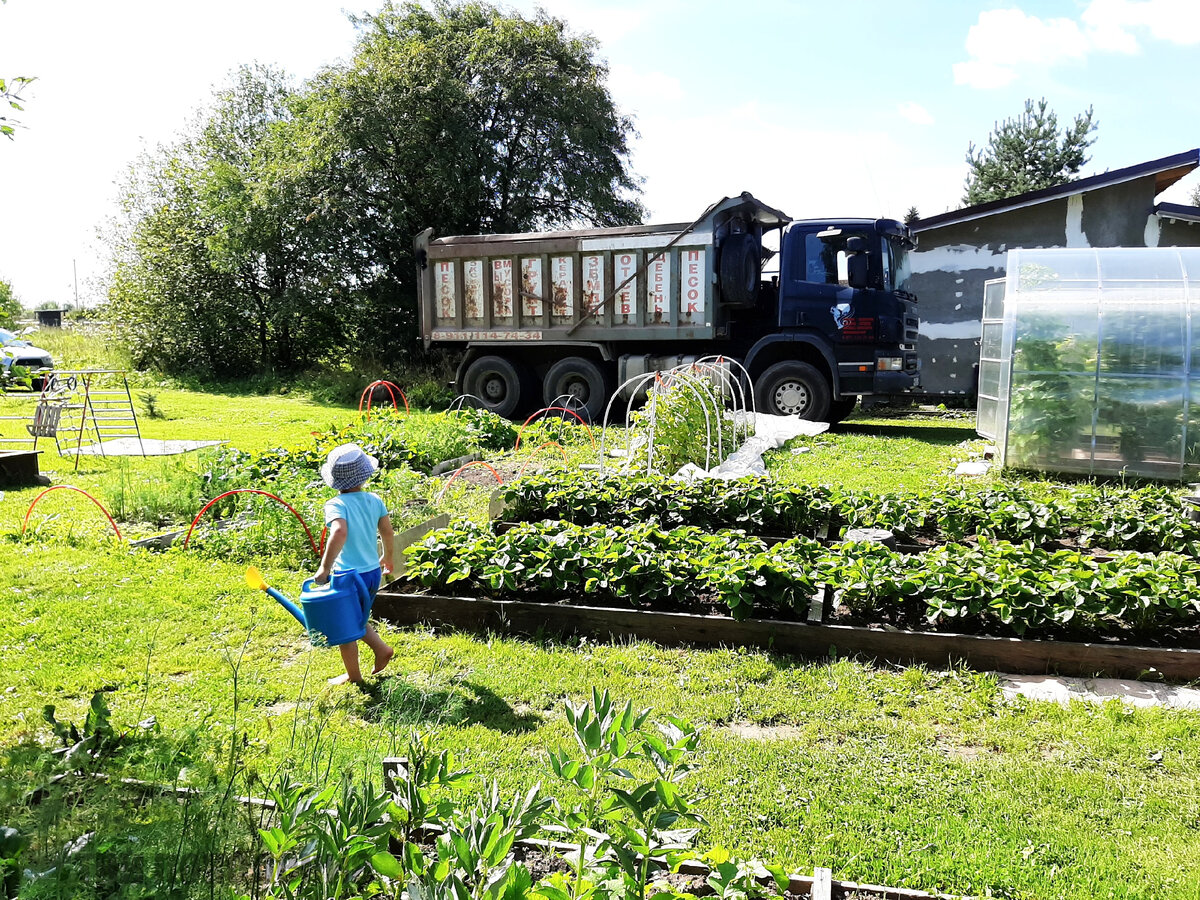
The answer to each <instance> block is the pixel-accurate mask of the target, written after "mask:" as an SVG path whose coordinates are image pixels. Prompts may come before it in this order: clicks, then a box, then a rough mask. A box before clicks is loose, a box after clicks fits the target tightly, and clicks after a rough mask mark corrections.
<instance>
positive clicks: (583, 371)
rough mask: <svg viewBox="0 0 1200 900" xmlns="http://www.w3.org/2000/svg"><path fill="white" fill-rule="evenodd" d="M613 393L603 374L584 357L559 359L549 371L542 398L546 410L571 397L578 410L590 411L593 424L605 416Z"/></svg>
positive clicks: (602, 371)
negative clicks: (561, 399)
mask: <svg viewBox="0 0 1200 900" xmlns="http://www.w3.org/2000/svg"><path fill="white" fill-rule="evenodd" d="M611 393H612V390H611V388H610V387H609V384H608V379H607V378H605V377H604V370H603V369H601V368H600V366H598V365H596V363H594V362H592V361H591V360H590V359H585V358H584V357H582V356H568V357H567V358H566V359H560V360H559V361H558V362H556V363H555V364H554V365H552V366H551V367H550V368H549V370H547V372H546V377H545V379H544V380H543V381H542V398H543V400H544V402H545V404H546V405H547V406H549V405H550V404H552V403H553V402H554V401H555V400H556V399H557V398H559V397H561V396H562V395H563V394H570V395H571V396H572V397H574V398H575V399H576V400H577V401H578V406H579V408H580V409H583V410H586V411H587V417H588V420H589V421H591V422H596V421H599V419H600V417H601V416H603V415H604V404H605V403H607V402H608V397H609V394H611Z"/></svg>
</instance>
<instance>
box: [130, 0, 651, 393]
mask: <svg viewBox="0 0 1200 900" xmlns="http://www.w3.org/2000/svg"><path fill="white" fill-rule="evenodd" d="M356 22H357V24H358V25H359V27H360V29H361V34H360V37H359V40H358V43H357V45H356V49H355V53H354V57H353V59H352V60H350V62H349V63H346V64H342V65H336V66H333V67H331V68H329V69H327V70H325V71H323V72H322V73H320V75H319V76H318V77H317V78H315V79H314V80H313V81H312V82H311V83H310V84H308V85H306V86H304V87H303V88H302V89H300V90H295V89H293V88H292V87H291V86H290V85H289V84H288V83H286V79H285V78H283V76H282V75H281V74H280V73H277V72H273V71H271V70H267V69H262V68H244V69H243V70H241V71H240V72H239V73H238V74H237V75H236V76H235V78H234V80H233V82H232V84H231V85H230V86H229V87H228V88H227V89H226V90H224V91H222V92H221V93H220V94H219V95H218V97H217V99H216V102H215V103H214V104H213V105H212V106H211V108H209V109H208V110H205V111H203V112H202V113H200V114H199V116H198V118H197V119H196V121H195V122H194V123H193V124H192V125H191V126H190V127H189V128H188V129H187V130H186V131H185V133H184V134H183V136H182V137H181V138H180V139H179V140H178V141H177V142H176V143H175V144H173V145H171V146H169V147H164V148H159V150H158V151H156V152H154V153H151V154H148V155H146V156H144V157H143V158H142V159H141V160H139V162H138V163H137V164H136V165H135V166H134V167H133V169H132V170H131V173H130V178H129V180H128V182H127V184H126V187H125V189H124V191H123V205H122V212H121V214H120V216H119V220H118V222H117V223H116V227H115V228H114V230H113V231H112V234H111V239H110V246H111V253H112V266H111V272H112V275H111V281H110V290H109V298H110V301H111V307H112V312H113V316H114V317H115V318H117V319H118V320H119V321H120V322H121V323H122V325H123V326H124V329H123V330H124V334H125V335H126V336H127V342H128V343H129V344H130V345H131V346H130V349H131V350H133V351H134V353H135V356H136V358H139V359H140V361H141V362H143V363H147V364H157V365H159V366H162V367H164V368H167V369H169V370H173V371H191V372H203V373H207V372H213V371H217V372H221V373H222V374H226V375H239V374H244V373H246V372H250V371H256V370H264V369H275V370H280V369H282V370H291V371H295V370H298V369H302V368H304V367H306V366H311V365H312V364H314V363H317V362H322V363H325V362H332V363H335V364H340V363H345V362H347V361H353V360H361V361H363V362H365V363H367V364H368V365H369V364H371V363H378V362H390V361H392V360H393V359H394V358H395V357H397V356H400V355H403V354H406V353H408V352H410V351H411V350H413V349H415V346H416V342H415V337H416V319H417V316H416V269H417V267H416V259H415V257H414V251H413V240H414V238H415V236H416V234H417V233H418V232H419V231H420V230H421V229H422V228H425V227H427V226H432V227H433V228H434V229H435V230H436V231H437V232H439V233H441V234H447V233H464V232H466V233H476V232H480V231H523V230H527V229H531V228H546V227H554V226H561V225H567V224H573V223H580V224H597V225H618V224H627V223H633V222H637V221H640V219H641V215H642V212H643V210H642V207H641V205H640V204H639V203H638V202H637V200H636V199H635V197H634V195H635V193H636V191H637V187H638V185H637V181H636V179H635V178H634V177H633V175H632V174H631V173H630V171H629V168H628V155H629V148H628V141H629V139H630V137H631V136H632V134H633V130H632V123H631V122H630V121H629V120H628V119H627V118H625V117H623V116H621V115H619V114H618V113H617V111H616V109H615V108H614V105H613V102H612V98H611V96H610V95H609V93H608V89H607V87H606V86H605V80H606V77H607V72H606V70H605V68H604V66H603V64H602V63H600V62H598V61H597V60H596V59H595V58H594V57H595V52H596V43H595V41H594V39H592V38H590V37H578V36H575V35H572V34H571V33H570V32H569V31H568V30H567V28H566V25H565V24H564V23H563V22H561V21H560V20H557V19H553V18H551V17H549V16H547V15H546V14H545V13H540V12H539V13H537V14H536V15H535V16H534V17H533V18H523V17H521V16H518V15H513V14H507V13H503V12H501V11H500V10H499V9H497V8H495V7H491V6H488V5H486V4H483V3H473V2H472V3H465V4H461V5H454V4H451V3H448V2H441V3H438V4H436V5H435V6H434V7H433V8H432V9H425V8H424V7H422V6H421V5H419V4H416V3H410V4H406V5H404V6H401V7H397V6H394V5H393V4H391V3H389V4H388V5H386V6H384V8H383V9H382V10H381V11H380V12H379V13H378V14H377V15H375V16H370V17H367V18H364V19H360V20H356Z"/></svg>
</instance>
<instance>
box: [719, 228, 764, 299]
mask: <svg viewBox="0 0 1200 900" xmlns="http://www.w3.org/2000/svg"><path fill="white" fill-rule="evenodd" d="M759 258H760V251H759V246H758V239H757V238H756V237H755V236H754V235H752V234H750V233H748V232H747V233H744V234H731V235H729V236H728V237H727V238H725V240H724V241H722V243H721V262H720V276H721V302H722V303H725V304H727V305H729V306H753V305H754V303H755V301H756V300H757V298H758V279H759V268H758V267H759Z"/></svg>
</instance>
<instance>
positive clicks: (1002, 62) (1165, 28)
mask: <svg viewBox="0 0 1200 900" xmlns="http://www.w3.org/2000/svg"><path fill="white" fill-rule="evenodd" d="M1146 37H1148V38H1150V39H1151V40H1157V41H1167V42H1169V43H1172V44H1176V45H1179V46H1189V45H1192V44H1198V43H1200V2H1197V0H1091V2H1090V3H1089V4H1088V5H1087V7H1086V8H1085V9H1084V10H1083V12H1082V13H1081V14H1080V16H1079V21H1076V20H1074V19H1067V18H1057V19H1040V18H1038V17H1037V16H1034V15H1029V14H1028V13H1025V12H1023V11H1022V10H1020V9H1017V8H1012V9H993V10H988V11H986V12H981V13H980V14H979V19H978V21H976V23H975V24H974V25H972V26H971V28H970V29H969V30H968V31H967V40H966V50H967V59H966V60H965V61H963V62H958V63H955V64H954V67H953V72H954V83H955V84H963V85H967V86H968V87H973V88H979V89H981V90H987V89H989V88H998V87H1004V86H1005V85H1007V84H1011V83H1012V82H1013V81H1015V80H1016V79H1017V77H1018V75H1019V74H1020V72H1021V70H1022V69H1023V68H1025V67H1027V66H1053V65H1057V64H1059V63H1063V62H1077V61H1082V60H1084V59H1085V58H1087V56H1088V55H1089V54H1091V53H1096V52H1099V53H1123V54H1135V53H1140V52H1141V50H1142V46H1141V43H1140V39H1144V38H1146Z"/></svg>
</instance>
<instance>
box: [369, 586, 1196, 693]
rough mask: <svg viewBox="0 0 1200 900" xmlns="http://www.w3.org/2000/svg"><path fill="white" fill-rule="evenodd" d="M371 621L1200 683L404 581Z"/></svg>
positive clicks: (1165, 662)
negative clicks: (423, 587) (451, 590)
mask: <svg viewBox="0 0 1200 900" xmlns="http://www.w3.org/2000/svg"><path fill="white" fill-rule="evenodd" d="M374 612H375V614H376V615H377V616H379V617H380V618H381V619H383V620H384V621H386V622H389V623H391V624H395V625H417V624H422V623H424V624H431V625H438V626H450V627H454V628H458V629H462V630H464V631H472V632H499V633H508V634H525V635H533V636H541V635H584V636H587V637H593V638H598V639H601V640H620V639H628V638H638V639H642V640H651V641H655V642H656V643H659V644H664V645H668V646H674V645H695V646H752V647H763V648H767V649H771V650H777V651H780V652H784V653H794V654H796V655H798V656H803V657H809V658H814V657H815V658H825V657H828V656H830V655H836V656H850V655H855V656H861V657H864V658H869V659H874V660H878V661H880V662H888V663H896V664H904V665H907V664H913V663H916V664H925V665H931V666H938V667H942V666H947V665H965V666H968V667H970V668H973V669H980V670H988V671H990V670H996V671H1001V672H1006V673H1011V674H1024V675H1043V674H1047V673H1055V674H1060V675H1080V676H1095V675H1104V676H1108V677H1113V678H1143V677H1151V678H1161V679H1165V680H1169V681H1190V680H1193V679H1195V678H1200V650H1189V649H1178V648H1169V647H1142V646H1133V645H1128V644H1118V643H1106V642H1074V641H1043V640H1025V639H1021V638H1004V637H989V636H981V635H967V634H949V633H935V632H919V631H906V630H901V629H894V630H893V629H882V628H864V627H858V626H850V625H824V624H809V623H805V622H786V621H781V620H775V619H759V618H750V619H743V620H737V619H733V618H731V617H729V616H716V615H697V614H692V613H680V612H657V611H651V610H640V609H630V608H628V607H626V608H623V609H622V608H618V607H611V606H584V605H579V604H575V603H535V602H529V601H524V600H493V599H488V598H484V597H469V596H447V595H443V594H433V593H419V592H416V591H415V590H414V589H413V586H412V585H411V584H409V583H407V582H393V583H392V584H390V585H387V586H386V587H385V588H383V589H382V590H381V591H380V592H379V594H378V596H377V598H376V600H375V608H374Z"/></svg>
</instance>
